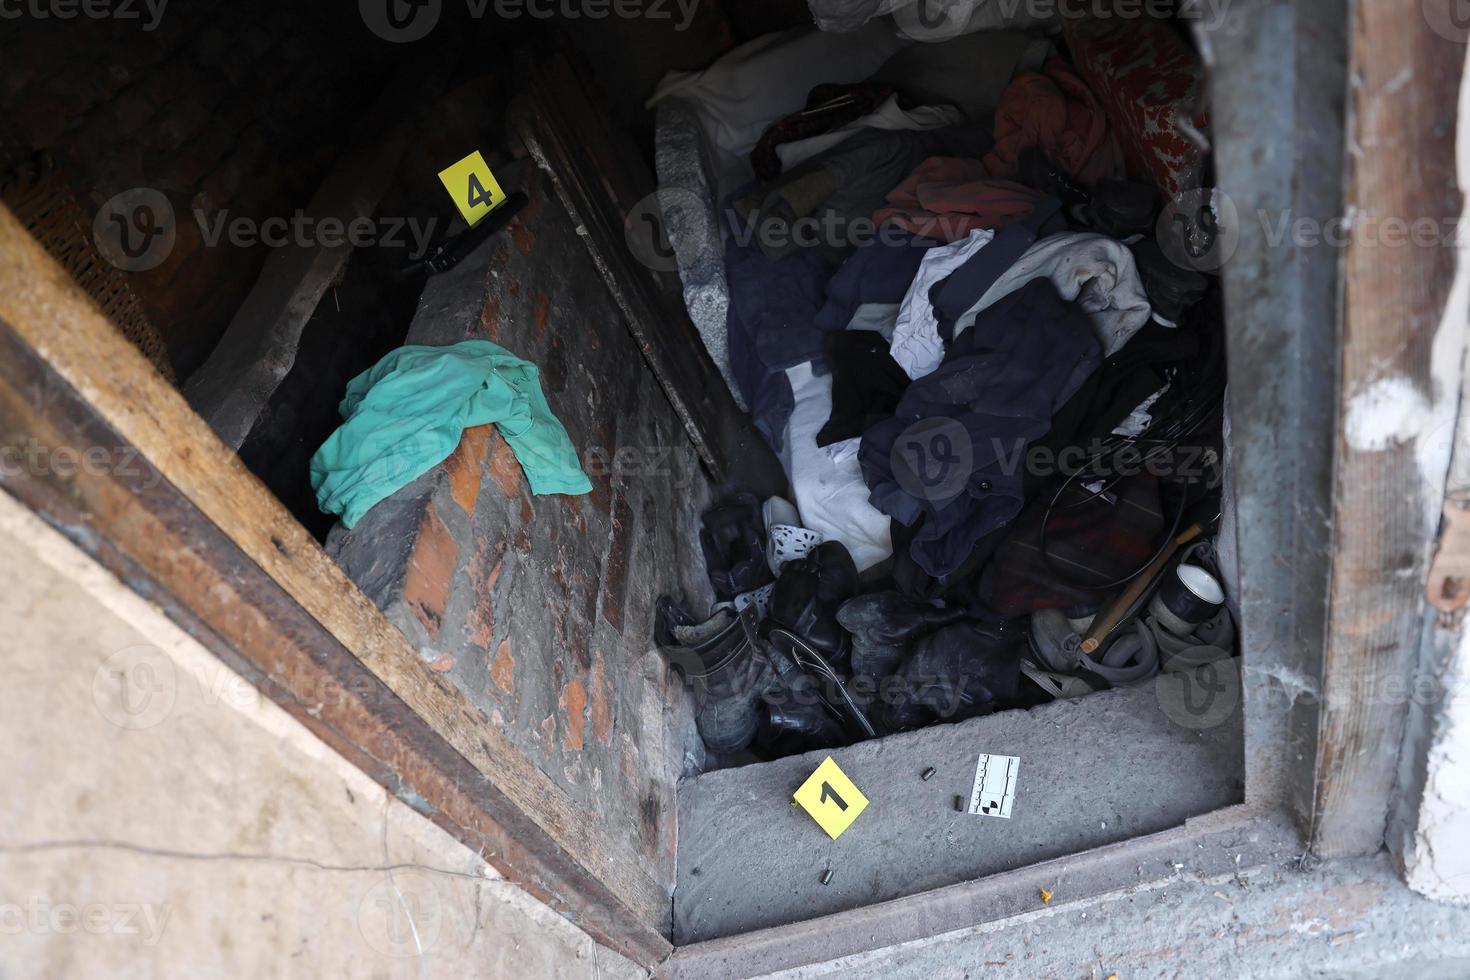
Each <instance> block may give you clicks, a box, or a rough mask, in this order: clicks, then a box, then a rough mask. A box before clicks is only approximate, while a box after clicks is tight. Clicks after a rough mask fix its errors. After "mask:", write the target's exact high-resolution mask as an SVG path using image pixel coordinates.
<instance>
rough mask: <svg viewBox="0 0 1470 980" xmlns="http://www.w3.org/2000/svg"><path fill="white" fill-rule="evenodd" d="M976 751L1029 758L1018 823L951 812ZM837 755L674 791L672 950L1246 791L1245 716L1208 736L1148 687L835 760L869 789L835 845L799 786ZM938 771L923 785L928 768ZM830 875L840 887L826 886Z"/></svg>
mask: <svg viewBox="0 0 1470 980" xmlns="http://www.w3.org/2000/svg"><path fill="white" fill-rule="evenodd" d="M981 752H988V753H991V754H998V755H1012V756H1018V757H1020V760H1021V762H1020V771H1019V780H1018V788H1017V791H1016V797H1015V802H1014V807H1013V810H1012V815H1011V818H1010V819H1001V818H997V817H987V816H972V815H969V814H966V813H959V812H956V810H955V809H954V797H955V796H956V795H961V796H964V797H966V798H968V796H969V793H970V789H971V784H972V782H973V780H974V777H975V766H976V762H977V760H978V757H979V754H980V753H981ZM827 754H828V753H825V752H822V753H812V754H808V755H804V756H793V757H791V758H787V759H781V760H778V761H776V762H771V763H765V764H762V765H756V766H747V767H745V768H742V769H727V770H721V771H719V772H712V773H706V774H704V775H701V776H698V777H695V778H693V779H689V780H685V781H684V782H683V783H681V784H680V791H679V867H678V885H677V888H676V890H675V893H674V933H675V936H674V941H675V943H676V944H680V945H683V944H687V943H694V942H701V941H704V940H710V939H717V938H720V937H724V936H730V935H734V934H738V933H742V932H746V931H749V930H753V929H761V928H766V927H770V926H778V925H785V924H787V923H791V922H797V921H801V920H805V919H811V918H815V917H817V916H821V915H828V914H831V913H834V912H842V911H846V910H849V909H854V908H858V907H861V906H865V905H870V904H873V903H876V902H883V901H887V900H889V899H893V898H898V897H901V896H905V895H912V894H916V893H918V892H922V891H927V890H929V889H934V888H940V887H943V886H945V885H951V884H955V883H958V882H963V881H970V880H973V879H976V878H981V877H984V876H987V875H993V874H997V873H999V872H1003V871H1009V870H1012V869H1015V868H1020V867H1025V866H1027V865H1031V864H1035V863H1037V862H1040V861H1046V860H1050V859H1052V858H1056V857H1060V856H1063V855H1067V854H1075V853H1078V852H1081V851H1085V850H1089V849H1092V848H1096V847H1101V846H1103V845H1106V844H1112V843H1115V842H1117V841H1121V840H1126V839H1129V838H1133V837H1138V836H1141V835H1144V834H1151V833H1156V832H1158V831H1162V830H1166V829H1168V828H1170V827H1176V826H1178V825H1180V824H1182V823H1184V821H1185V820H1186V819H1187V818H1189V817H1193V816H1198V815H1200V814H1204V813H1208V812H1211V811H1214V810H1218V809H1221V808H1223V807H1227V806H1230V805H1232V804H1235V803H1238V802H1240V801H1241V798H1242V782H1241V780H1242V762H1241V759H1242V752H1241V735H1240V727H1239V717H1238V715H1237V716H1236V717H1234V718H1232V719H1230V721H1228V722H1227V723H1225V724H1222V725H1219V726H1217V727H1215V728H1212V729H1207V730H1205V731H1203V732H1195V731H1191V730H1188V729H1185V728H1181V727H1179V726H1177V725H1175V724H1173V723H1172V722H1170V721H1169V719H1168V718H1167V717H1166V716H1165V715H1164V713H1163V711H1162V709H1161V708H1160V705H1159V700H1158V697H1157V695H1156V693H1155V688H1154V686H1153V685H1152V684H1149V685H1145V686H1142V687H1138V688H1129V689H1118V690H1113V691H1107V692H1102V693H1098V694H1094V695H1091V696H1089V697H1086V698H1082V699H1079V700H1076V701H1061V702H1054V703H1052V704H1048V705H1045V706H1043V707H1040V708H1037V709H1035V710H1032V711H1011V712H1005V713H1002V714H998V715H992V716H990V717H988V718H977V719H974V720H971V721H968V722H963V723H961V724H958V725H940V726H935V727H932V728H927V729H924V730H921V731H918V732H912V733H909V734H906V735H900V736H895V737H892V738H887V739H880V740H876V741H870V742H864V743H860V744H858V745H854V746H851V747H848V748H845V749H840V750H837V751H834V752H832V753H830V754H831V755H832V757H833V758H834V759H835V760H836V762H837V764H838V765H839V766H840V767H841V768H842V769H843V771H844V772H845V773H846V774H847V775H848V776H849V777H850V778H851V779H852V780H853V782H854V783H855V784H856V785H857V787H858V788H859V789H860V790H862V792H863V793H864V794H865V795H866V796H867V797H868V799H869V801H870V802H869V805H868V807H867V809H866V810H865V811H864V812H863V813H862V814H861V815H860V816H859V817H858V818H857V820H856V821H855V822H854V823H853V824H852V826H851V827H850V828H849V829H848V830H847V832H846V833H844V834H843V835H842V836H841V837H840V838H839V839H838V840H836V841H832V840H829V839H828V837H827V835H826V834H825V833H824V832H823V831H822V830H821V829H820V828H819V827H818V826H817V824H816V823H815V822H814V821H813V820H812V818H811V817H809V816H808V815H807V814H806V813H805V812H803V811H801V810H798V809H795V808H793V807H791V806H790V805H789V804H790V800H791V794H792V792H793V791H795V790H796V788H797V787H798V786H800V785H801V783H802V782H803V781H804V780H805V779H806V778H807V776H809V775H810V774H811V773H812V771H813V770H815V769H816V767H817V765H818V764H820V763H821V761H822V760H823V758H825V756H826V755H827ZM929 766H933V767H935V768H936V770H937V773H936V774H935V775H934V777H933V778H931V779H930V780H928V781H927V782H926V781H924V780H921V779H920V773H921V772H923V770H924V769H925V768H927V767H929ZM828 868H830V869H832V872H833V877H832V881H831V883H830V884H828V885H825V886H824V885H822V884H821V876H822V872H823V871H824V870H826V869H828Z"/></svg>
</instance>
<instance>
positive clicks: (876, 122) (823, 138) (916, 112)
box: [776, 95, 965, 170]
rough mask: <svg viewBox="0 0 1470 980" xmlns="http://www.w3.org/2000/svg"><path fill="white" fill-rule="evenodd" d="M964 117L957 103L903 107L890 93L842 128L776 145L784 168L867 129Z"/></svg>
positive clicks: (928, 125)
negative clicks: (874, 107)
mask: <svg viewBox="0 0 1470 980" xmlns="http://www.w3.org/2000/svg"><path fill="white" fill-rule="evenodd" d="M964 121H965V114H964V113H962V112H960V110H958V109H956V108H955V107H954V106H948V105H927V106H918V107H917V108H914V109H901V108H899V105H898V96H896V95H890V96H889V97H888V98H887V99H886V100H885V101H884V102H883V104H882V105H880V106H879V107H878V108H876V109H874V110H873V111H872V112H870V113H868V114H867V115H866V116H863V117H861V118H859V119H855V120H853V121H852V122H850V123H848V124H847V125H846V126H843V127H842V128H841V129H834V130H833V131H832V132H830V133H822V134H821V135H820V136H809V137H807V138H806V139H804V140H793V141H792V142H790V143H782V144H781V145H780V146H778V147H776V155H777V156H778V157H780V158H781V169H782V170H790V169H791V168H792V167H795V166H796V165H797V164H801V163H805V162H806V161H807V160H810V159H811V158H812V157H814V156H816V155H817V154H818V153H824V152H826V151H827V150H830V149H831V148H832V147H834V146H836V145H838V144H839V143H842V142H843V141H844V140H847V139H850V138H851V137H853V136H855V135H857V133H859V132H861V131H862V130H864V129H887V130H911V131H912V130H921V129H943V128H944V127H945V126H955V125H958V124H959V123H962V122H964Z"/></svg>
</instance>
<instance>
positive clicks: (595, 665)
mask: <svg viewBox="0 0 1470 980" xmlns="http://www.w3.org/2000/svg"><path fill="white" fill-rule="evenodd" d="M588 684H589V685H590V688H591V689H590V690H589V692H588V697H589V700H590V707H591V711H590V714H591V719H592V737H593V738H594V739H596V740H597V741H599V742H610V741H612V729H613V711H612V683H611V682H610V681H609V680H608V677H607V671H606V670H605V669H604V666H603V660H602V651H600V650H599V651H598V653H597V657H596V659H594V660H593V661H592V675H591V677H589V678H588Z"/></svg>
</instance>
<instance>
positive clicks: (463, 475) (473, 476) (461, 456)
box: [444, 425, 491, 514]
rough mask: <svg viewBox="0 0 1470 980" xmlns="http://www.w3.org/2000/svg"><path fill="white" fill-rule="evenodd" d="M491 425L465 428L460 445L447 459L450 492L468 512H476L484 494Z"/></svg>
mask: <svg viewBox="0 0 1470 980" xmlns="http://www.w3.org/2000/svg"><path fill="white" fill-rule="evenodd" d="M490 435H491V427H490V426H488V425H477V426H474V427H472V428H469V429H465V430H464V435H462V436H461V437H460V440H459V447H458V448H457V449H455V450H454V454H453V455H451V456H450V457H449V459H448V460H447V461H445V463H444V470H445V472H446V473H448V474H449V495H450V496H451V497H453V498H454V500H455V502H456V503H457V504H459V506H460V507H462V508H463V509H464V512H465V513H466V514H473V513H474V512H475V500H476V499H478V498H479V496H480V479H481V477H482V476H484V473H485V458H486V456H488V455H489V452H490Z"/></svg>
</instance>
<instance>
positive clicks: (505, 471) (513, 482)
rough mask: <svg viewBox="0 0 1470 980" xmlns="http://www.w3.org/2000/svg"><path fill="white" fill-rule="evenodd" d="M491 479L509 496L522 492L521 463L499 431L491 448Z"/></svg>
mask: <svg viewBox="0 0 1470 980" xmlns="http://www.w3.org/2000/svg"><path fill="white" fill-rule="evenodd" d="M490 479H492V480H494V481H495V485H496V486H498V487H500V492H501V493H503V494H505V495H506V496H507V497H514V496H516V495H517V494H519V493H520V492H521V464H520V462H519V461H518V460H517V459H516V454H515V451H514V450H513V449H511V448H510V443H508V442H506V441H505V439H503V438H502V437H501V435H500V433H499V432H497V433H495V439H494V444H493V445H492V446H491V448H490Z"/></svg>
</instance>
